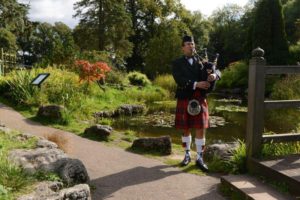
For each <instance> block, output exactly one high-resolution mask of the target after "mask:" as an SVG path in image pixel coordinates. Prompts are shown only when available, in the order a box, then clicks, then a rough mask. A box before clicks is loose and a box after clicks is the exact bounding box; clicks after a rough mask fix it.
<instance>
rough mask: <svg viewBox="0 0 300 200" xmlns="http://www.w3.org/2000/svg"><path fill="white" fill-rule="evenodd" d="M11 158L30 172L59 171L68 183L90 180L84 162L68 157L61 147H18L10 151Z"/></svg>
mask: <svg viewBox="0 0 300 200" xmlns="http://www.w3.org/2000/svg"><path fill="white" fill-rule="evenodd" d="M9 158H10V160H12V161H13V162H14V163H16V164H17V165H19V166H21V167H22V168H23V169H24V170H25V171H26V172H28V173H35V172H37V171H44V172H54V173H57V174H58V175H59V176H60V177H61V178H62V180H63V181H65V182H66V183H67V184H68V185H74V184H78V183H86V182H88V181H89V176H88V173H87V171H86V168H85V166H84V165H83V164H82V162H81V161H80V160H77V159H71V158H68V157H67V155H66V154H65V153H64V152H63V151H62V150H60V149H56V148H36V149H30V150H24V149H17V150H13V151H11V152H10V153H9Z"/></svg>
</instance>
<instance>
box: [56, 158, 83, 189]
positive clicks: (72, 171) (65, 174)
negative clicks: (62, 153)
mask: <svg viewBox="0 0 300 200" xmlns="http://www.w3.org/2000/svg"><path fill="white" fill-rule="evenodd" d="M57 172H58V173H59V176H60V177H61V178H62V180H64V182H65V183H67V184H68V185H74V184H80V183H86V182H88V181H89V176H88V173H87V171H86V168H85V166H84V165H83V163H82V162H81V161H80V160H78V159H68V160H67V162H65V163H64V165H62V166H61V168H59V169H58V171H57Z"/></svg>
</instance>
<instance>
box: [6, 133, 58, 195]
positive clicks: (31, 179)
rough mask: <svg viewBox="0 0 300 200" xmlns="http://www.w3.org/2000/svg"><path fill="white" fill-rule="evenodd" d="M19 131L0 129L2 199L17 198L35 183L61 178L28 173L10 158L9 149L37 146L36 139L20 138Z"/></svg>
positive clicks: (28, 190) (31, 188) (52, 175)
mask: <svg viewBox="0 0 300 200" xmlns="http://www.w3.org/2000/svg"><path fill="white" fill-rule="evenodd" d="M18 137H19V134H18V133H17V132H10V133H9V134H7V133H5V132H3V131H0V150H1V151H0V172H1V173H0V199H1V200H10V199H16V198H17V197H18V196H20V195H21V194H25V193H29V192H30V191H32V190H33V186H34V184H35V183H37V182H39V181H43V180H59V178H58V176H57V175H55V174H45V173H42V172H39V173H35V174H27V173H26V172H25V171H24V170H23V169H21V168H20V167H18V166H16V165H14V164H13V163H11V162H10V161H9V160H8V154H9V151H11V150H13V149H31V148H34V147H35V146H36V139H35V138H31V139H28V140H20V139H18Z"/></svg>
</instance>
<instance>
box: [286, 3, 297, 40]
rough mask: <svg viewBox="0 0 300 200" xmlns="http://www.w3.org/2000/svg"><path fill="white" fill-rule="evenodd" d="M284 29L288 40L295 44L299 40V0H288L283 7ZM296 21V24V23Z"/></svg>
mask: <svg viewBox="0 0 300 200" xmlns="http://www.w3.org/2000/svg"><path fill="white" fill-rule="evenodd" d="M284 17H285V28H286V33H287V37H288V40H289V41H290V42H291V43H292V44H295V43H297V42H298V41H299V40H300V34H299V33H300V32H299V30H300V29H299V19H300V0H290V1H287V3H286V4H285V5H284ZM297 20H298V23H297Z"/></svg>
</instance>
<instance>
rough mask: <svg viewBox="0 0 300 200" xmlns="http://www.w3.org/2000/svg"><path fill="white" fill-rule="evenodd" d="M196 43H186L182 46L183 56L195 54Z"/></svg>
mask: <svg viewBox="0 0 300 200" xmlns="http://www.w3.org/2000/svg"><path fill="white" fill-rule="evenodd" d="M194 49H195V43H194V42H185V43H184V44H183V46H182V51H183V54H184V55H186V56H192V55H193V54H194Z"/></svg>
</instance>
